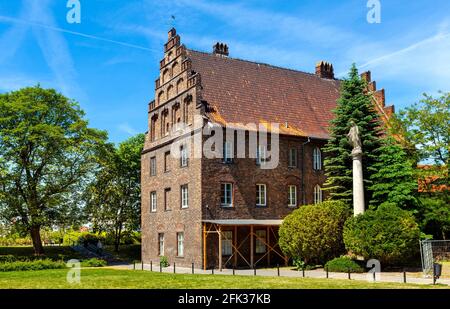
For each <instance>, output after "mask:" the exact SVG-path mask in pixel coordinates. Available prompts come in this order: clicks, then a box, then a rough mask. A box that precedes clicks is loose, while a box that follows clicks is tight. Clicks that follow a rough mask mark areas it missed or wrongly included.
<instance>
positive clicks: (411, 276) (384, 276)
mask: <svg viewBox="0 0 450 309" xmlns="http://www.w3.org/2000/svg"><path fill="white" fill-rule="evenodd" d="M111 268H114V269H138V270H139V269H142V264H136V265H135V268H133V264H130V265H119V266H111ZM150 268H152V271H154V272H160V271H162V272H163V273H174V268H173V265H171V266H169V267H163V268H162V269H160V267H159V265H152V266H150V265H149V264H144V266H143V269H144V270H147V271H150ZM175 271H176V273H177V274H192V268H188V267H178V266H176V267H175ZM194 273H195V274H205V275H211V274H212V270H206V271H205V270H203V269H194ZM214 274H216V275H233V270H232V269H223V270H222V271H219V270H218V269H215V270H214ZM234 274H235V275H240V276H254V275H255V273H254V270H252V269H238V270H235V271H234ZM256 275H257V276H267V277H276V276H278V271H277V269H276V268H272V269H257V270H256ZM280 276H281V277H291V278H301V277H303V273H302V271H296V270H292V269H291V268H287V267H283V268H280ZM305 277H306V278H322V279H325V278H326V272H325V271H324V270H323V269H315V270H305ZM328 278H330V279H347V280H348V273H332V272H330V273H328ZM350 278H351V280H362V281H367V280H369V281H373V274H367V273H362V274H357V273H351V274H350ZM403 280H404V278H403V273H402V272H382V273H377V274H376V281H377V282H396V283H403ZM406 282H407V283H415V284H432V283H433V280H432V278H424V276H423V274H422V273H421V272H407V273H406ZM437 283H440V284H447V285H450V278H440V279H438V280H437Z"/></svg>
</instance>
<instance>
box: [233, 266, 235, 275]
mask: <svg viewBox="0 0 450 309" xmlns="http://www.w3.org/2000/svg"><path fill="white" fill-rule="evenodd" d="M234 275H235V270H234V267H233V276H234Z"/></svg>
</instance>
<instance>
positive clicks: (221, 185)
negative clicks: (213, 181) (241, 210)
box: [220, 182, 234, 208]
mask: <svg viewBox="0 0 450 309" xmlns="http://www.w3.org/2000/svg"><path fill="white" fill-rule="evenodd" d="M227 185H230V190H229V192H230V197H229V199H230V201H229V202H230V203H223V202H222V197H224V198H225V199H226V197H227V196H226V195H227V194H226V192H227ZM223 186H225V187H224V190H222V189H223ZM233 191H234V184H233V183H232V182H222V183H221V184H220V206H221V207H223V208H233V207H234V192H233ZM222 192H223V193H224V194H225V195H223V196H222Z"/></svg>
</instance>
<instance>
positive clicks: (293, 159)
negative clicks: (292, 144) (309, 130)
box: [288, 148, 297, 167]
mask: <svg viewBox="0 0 450 309" xmlns="http://www.w3.org/2000/svg"><path fill="white" fill-rule="evenodd" d="M288 166H289V167H297V148H290V149H289V160H288Z"/></svg>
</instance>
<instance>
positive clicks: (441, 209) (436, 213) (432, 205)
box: [416, 193, 450, 239]
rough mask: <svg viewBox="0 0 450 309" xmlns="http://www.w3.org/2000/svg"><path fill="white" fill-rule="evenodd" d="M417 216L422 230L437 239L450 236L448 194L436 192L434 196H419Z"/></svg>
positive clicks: (449, 201)
mask: <svg viewBox="0 0 450 309" xmlns="http://www.w3.org/2000/svg"><path fill="white" fill-rule="evenodd" d="M419 205H420V206H419V209H418V213H417V214H416V217H417V218H418V222H419V225H420V228H421V230H422V231H423V232H424V233H426V234H431V235H433V238H435V239H449V238H450V207H449V205H450V200H449V199H448V194H444V193H441V194H438V193H434V194H433V196H431V197H430V196H422V197H420V198H419Z"/></svg>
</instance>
